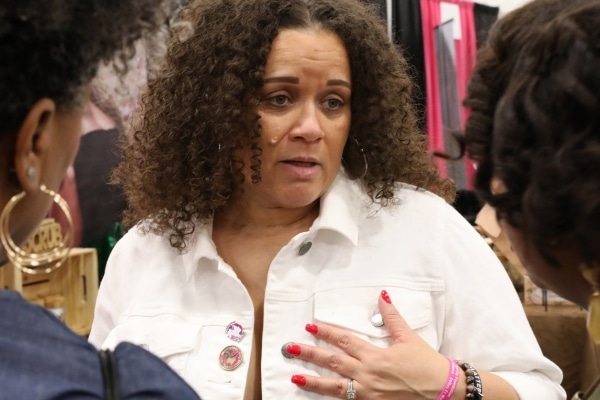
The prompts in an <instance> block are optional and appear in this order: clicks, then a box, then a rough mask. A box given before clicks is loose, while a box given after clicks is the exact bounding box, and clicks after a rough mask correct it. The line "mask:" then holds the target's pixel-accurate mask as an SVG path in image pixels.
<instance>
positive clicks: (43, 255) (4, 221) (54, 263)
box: [0, 185, 73, 275]
mask: <svg viewBox="0 0 600 400" xmlns="http://www.w3.org/2000/svg"><path fill="white" fill-rule="evenodd" d="M40 190H41V191H42V192H43V193H45V194H47V195H48V196H50V197H51V198H52V201H53V202H54V203H56V204H58V206H59V207H60V208H61V210H62V211H63V213H64V214H65V218H66V220H67V223H68V231H67V234H66V235H65V236H64V237H63V238H62V239H61V240H60V241H59V242H58V243H56V245H55V246H53V247H52V248H48V249H43V251H42V252H39V253H33V252H28V251H25V250H23V249H22V248H20V247H19V246H17V244H16V243H15V242H14V241H13V240H12V238H11V237H10V230H9V224H10V213H11V211H12V210H13V208H14V207H15V206H16V205H17V203H18V202H19V201H21V199H23V197H25V192H24V191H23V192H21V193H19V194H16V195H14V196H13V197H12V198H11V199H10V200H9V201H8V203H6V206H4V209H3V210H2V214H1V215H0V241H2V246H4V249H5V250H6V255H7V257H8V259H9V260H10V262H11V263H12V264H13V265H14V266H15V268H17V269H19V270H21V271H23V272H25V273H28V274H32V275H37V274H47V273H49V272H52V271H54V270H55V269H57V268H59V267H60V266H61V265H63V263H64V262H65V260H66V259H67V257H68V256H69V253H70V251H71V247H72V245H73V219H72V218H71V212H70V210H69V205H68V204H67V201H66V200H65V199H63V198H62V197H61V196H60V195H59V194H58V193H56V192H54V191H52V190H50V189H48V188H47V187H46V185H41V186H40ZM54 239H55V240H50V242H51V243H52V242H53V241H58V239H57V238H54Z"/></svg>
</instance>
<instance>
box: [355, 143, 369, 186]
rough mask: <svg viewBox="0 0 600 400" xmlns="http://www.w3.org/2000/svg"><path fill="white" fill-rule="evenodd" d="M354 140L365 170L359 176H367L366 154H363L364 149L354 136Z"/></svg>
mask: <svg viewBox="0 0 600 400" xmlns="http://www.w3.org/2000/svg"><path fill="white" fill-rule="evenodd" d="M352 139H353V140H354V143H356V146H357V147H358V150H359V151H360V154H361V155H362V158H363V161H364V162H365V170H364V172H363V173H362V175H361V176H360V178H361V179H362V178H364V177H365V176H367V172H369V163H368V162H367V156H366V154H365V150H364V149H363V148H362V146H361V145H360V143H358V139H356V138H352Z"/></svg>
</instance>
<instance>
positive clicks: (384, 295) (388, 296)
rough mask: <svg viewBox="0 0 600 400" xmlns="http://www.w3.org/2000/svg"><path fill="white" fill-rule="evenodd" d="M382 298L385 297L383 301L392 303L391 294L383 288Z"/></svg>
mask: <svg viewBox="0 0 600 400" xmlns="http://www.w3.org/2000/svg"><path fill="white" fill-rule="evenodd" d="M381 298H382V299H383V301H385V302H386V303H388V304H392V299H390V295H389V294H388V292H387V291H385V290H382V291H381Z"/></svg>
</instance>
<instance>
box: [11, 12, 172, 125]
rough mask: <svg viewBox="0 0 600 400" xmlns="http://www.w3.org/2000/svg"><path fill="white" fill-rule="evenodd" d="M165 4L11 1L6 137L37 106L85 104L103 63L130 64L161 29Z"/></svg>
mask: <svg viewBox="0 0 600 400" xmlns="http://www.w3.org/2000/svg"><path fill="white" fill-rule="evenodd" d="M161 1H162V0H135V1H133V0H128V1H123V0H86V1H81V0H44V1H32V0H5V1H2V2H1V3H0V59H1V60H2V66H1V67H0V93H2V96H0V121H1V124H2V125H1V126H0V134H2V135H4V134H9V133H14V132H15V131H16V129H17V128H18V127H19V125H20V124H21V122H22V121H23V118H24V117H25V115H26V114H27V112H28V110H29V109H30V108H31V106H32V105H33V104H34V103H35V102H36V101H37V100H39V99H41V98H43V97H48V98H50V99H52V100H54V101H55V103H56V104H57V106H58V107H59V108H63V109H64V108H70V107H73V106H75V105H77V104H80V103H81V100H82V99H81V98H80V94H81V89H82V87H83V86H84V85H85V84H87V83H88V82H90V81H91V79H92V78H93V77H94V76H95V75H96V70H97V68H98V65H99V64H100V62H109V61H112V60H113V59H114V58H115V57H116V58H117V59H120V60H126V59H128V58H129V57H130V56H131V52H132V51H133V43H134V41H135V40H137V39H138V38H140V37H141V36H142V34H143V32H144V31H153V30H154V29H156V28H157V27H158V26H159V24H160V23H162V19H164V15H163V14H162V13H161V12H160V10H159V8H158V6H159V5H160V3H161Z"/></svg>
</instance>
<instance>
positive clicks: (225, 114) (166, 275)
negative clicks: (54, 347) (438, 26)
mask: <svg viewBox="0 0 600 400" xmlns="http://www.w3.org/2000/svg"><path fill="white" fill-rule="evenodd" d="M376 15H377V14H376V12H374V10H373V9H372V8H370V7H368V6H365V5H363V4H361V3H360V2H358V1H355V0H306V1H298V0H233V1H224V0H203V1H196V2H193V3H191V5H190V6H189V7H188V8H187V9H185V10H184V11H183V15H182V18H183V21H180V22H178V26H181V27H184V26H186V25H187V27H188V28H187V30H183V29H182V30H180V31H178V32H176V33H175V35H174V40H173V41H172V42H171V46H170V49H169V53H168V55H167V60H166V65H167V66H166V69H165V70H164V71H163V75H162V77H159V78H158V79H157V80H155V81H153V82H151V83H150V86H149V93H148V95H147V97H146V98H145V100H144V103H145V110H144V116H143V120H142V122H141V124H142V125H141V126H140V128H139V129H138V130H137V132H136V134H135V137H134V141H133V144H132V145H128V144H126V145H125V147H124V151H125V154H124V157H123V160H124V161H123V163H122V164H121V165H120V166H119V168H118V169H117V171H116V175H115V178H116V180H117V181H118V182H119V183H120V184H121V185H122V186H123V188H124V190H125V193H126V195H127V196H128V202H129V205H130V209H129V211H128V214H127V216H128V222H129V224H136V226H135V227H133V228H132V229H131V230H130V231H129V232H128V233H127V234H126V235H125V237H124V238H123V239H121V241H119V243H118V244H117V246H116V247H115V249H114V251H113V253H112V254H111V257H110V260H109V262H108V265H107V271H106V274H105V276H104V279H103V281H102V283H101V287H100V291H99V295H98V300H97V307H96V314H95V319H94V324H93V326H92V332H91V334H90V340H91V341H92V342H93V343H95V344H96V345H98V346H102V347H107V348H111V347H112V346H114V344H115V343H118V342H120V341H122V340H130V341H133V342H135V343H139V344H141V345H144V346H147V347H148V349H149V350H150V351H153V352H155V353H156V354H158V355H159V356H160V357H162V358H163V359H165V360H166V361H167V362H168V363H169V365H170V366H171V367H173V368H174V369H175V370H176V371H178V372H179V373H180V374H181V375H182V376H183V377H184V378H185V379H186V380H187V381H188V382H189V383H190V384H191V385H192V386H193V387H194V388H195V389H196V390H197V391H198V393H199V394H200V395H201V396H202V397H203V398H206V399H219V400H224V399H225V400H228V399H232V400H233V399H235V400H239V399H242V398H244V399H261V398H264V399H283V398H306V399H322V398H340V399H355V398H358V399H399V398H402V399H436V398H440V399H465V398H473V399H478V398H481V394H480V390H481V387H480V386H479V385H480V384H482V386H483V393H484V394H485V398H486V399H489V400H493V399H518V398H521V399H564V397H565V394H564V391H563V390H562V388H561V387H560V380H561V372H560V370H559V369H558V368H557V367H556V366H555V365H554V364H553V363H552V362H550V361H549V360H547V359H546V358H544V357H543V355H542V353H541V351H540V349H539V346H538V345H537V343H536V341H535V338H534V336H533V334H532V331H531V329H530V327H529V325H528V322H527V319H526V317H525V315H524V312H523V309H522V306H521V304H520V302H519V299H518V297H517V295H516V292H515V290H514V288H513V287H512V285H511V283H510V280H509V278H508V276H507V274H506V272H505V270H504V269H503V267H502V265H501V264H500V263H499V261H498V259H497V258H496V256H495V255H494V253H493V252H492V251H491V250H490V249H489V246H487V245H486V244H485V242H484V241H482V240H481V237H480V236H479V234H478V233H477V232H476V231H475V230H474V229H473V228H472V227H471V226H470V225H469V223H468V222H467V221H466V220H465V219H464V218H462V217H461V216H460V215H459V214H458V213H457V212H456V211H455V210H454V209H453V208H452V207H451V206H450V205H449V204H448V203H447V202H446V201H444V200H447V201H450V200H452V198H453V196H454V193H455V191H454V190H455V189H454V187H453V185H452V184H451V183H450V182H449V181H447V180H444V179H441V178H440V177H439V176H438V175H437V173H436V171H435V170H434V168H433V167H432V163H431V160H430V158H429V157H428V155H427V151H426V145H425V140H426V138H425V137H424V136H423V135H422V134H421V132H419V131H418V130H417V128H416V121H415V113H414V111H413V108H412V104H411V101H410V99H411V89H412V83H411V80H410V79H409V76H408V74H407V65H406V62H405V60H404V59H403V57H402V55H401V53H400V52H399V50H398V48H397V47H395V46H394V45H393V44H392V43H390V42H389V40H388V39H387V34H386V30H385V27H384V25H383V23H382V22H381V21H380V20H379V19H378V17H376ZM433 191H435V192H437V193H438V194H439V196H438V195H436V194H434V193H433ZM392 302H393V305H392ZM394 305H395V306H396V307H397V309H396V308H395V307H394ZM454 359H462V360H466V361H467V362H468V363H469V364H470V365H471V366H473V369H471V368H470V367H469V366H468V364H463V363H460V366H459V364H458V363H456V362H455V361H453V360H454ZM463 368H464V370H463ZM474 371H477V372H478V374H476V373H475V372H474ZM467 374H468V375H470V376H471V377H473V375H474V374H475V377H476V378H477V379H476V382H475V383H474V384H471V383H469V385H467ZM479 377H480V378H481V379H480V380H479ZM290 380H291V382H290ZM474 385H477V388H475V386H474Z"/></svg>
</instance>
